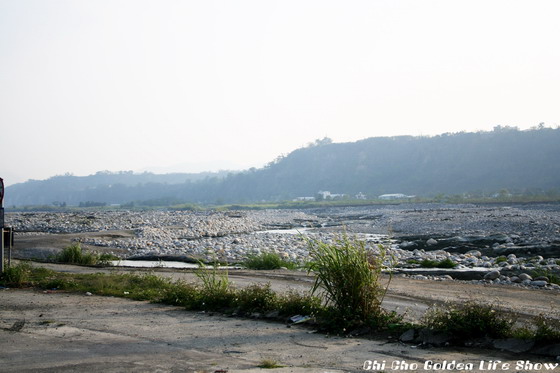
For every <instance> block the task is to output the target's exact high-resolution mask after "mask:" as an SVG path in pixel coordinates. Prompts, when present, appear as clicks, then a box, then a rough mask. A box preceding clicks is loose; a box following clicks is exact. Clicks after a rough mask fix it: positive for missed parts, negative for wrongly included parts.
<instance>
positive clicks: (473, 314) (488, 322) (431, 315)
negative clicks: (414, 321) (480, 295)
mask: <svg viewBox="0 0 560 373" xmlns="http://www.w3.org/2000/svg"><path fill="white" fill-rule="evenodd" d="M422 321H423V324H424V325H425V326H426V327H428V328H430V329H434V330H437V331H441V332H446V333H449V334H450V335H452V336H453V338H454V339H457V340H466V339H471V338H481V337H485V336H486V337H490V338H506V337H508V336H510V335H511V332H512V327H513V324H514V320H512V319H511V318H509V317H507V316H506V315H505V314H504V313H503V312H499V311H497V310H496V307H495V306H494V305H491V304H482V303H478V302H475V301H469V302H466V303H453V304H451V303H447V304H445V305H444V306H441V307H434V308H431V309H430V310H428V312H427V313H426V314H425V315H424V318H423V320H422Z"/></svg>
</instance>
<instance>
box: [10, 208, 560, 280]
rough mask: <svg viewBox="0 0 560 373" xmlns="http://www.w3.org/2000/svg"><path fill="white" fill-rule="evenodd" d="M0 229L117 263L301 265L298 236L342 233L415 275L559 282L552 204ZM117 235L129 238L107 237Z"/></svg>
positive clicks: (22, 223) (74, 217) (89, 220)
mask: <svg viewBox="0 0 560 373" xmlns="http://www.w3.org/2000/svg"><path fill="white" fill-rule="evenodd" d="M6 225H7V226H12V227H14V228H15V230H16V232H17V233H16V241H17V240H24V239H25V238H26V237H33V236H37V235H41V236H44V235H69V236H70V235H71V236H72V239H73V240H76V241H79V242H81V243H82V244H83V245H84V246H85V247H88V248H93V249H96V250H99V251H103V252H113V253H115V254H117V255H118V256H120V257H122V258H123V259H124V258H127V259H134V258H136V259H138V258H144V259H145V258H152V259H153V258H163V259H174V260H198V259H201V260H206V261H212V260H214V259H216V258H218V259H220V260H226V261H228V262H241V261H243V260H244V259H245V258H247V256H248V255H251V254H258V253H261V252H275V253H278V254H279V255H281V256H282V257H284V258H285V259H287V260H291V261H295V262H305V261H306V260H308V257H309V252H308V241H307V240H308V239H316V240H320V241H324V242H334V241H335V240H336V239H337V238H339V237H340V235H341V233H342V232H346V233H347V234H348V235H349V236H351V237H354V236H355V237H357V238H358V239H361V240H365V241H366V242H367V247H368V248H369V249H371V250H378V245H379V244H383V245H384V247H386V248H387V249H388V250H389V254H390V255H389V257H390V258H392V259H393V260H394V263H393V264H396V266H397V267H398V268H402V272H403V273H405V274H407V275H410V276H416V278H419V279H422V278H426V279H428V278H437V279H448V278H464V277H465V276H464V275H463V276H462V277H461V275H460V274H461V273H463V274H464V273H466V272H467V273H470V278H471V279H475V280H477V281H479V280H481V281H486V282H492V283H499V284H501V283H503V284H518V286H533V287H542V288H550V289H558V288H559V286H558V285H556V284H554V282H557V279H558V277H557V276H560V266H559V264H560V204H530V205H508V206H502V205H499V206H492V205H437V204H425V205H420V204H416V205H412V204H404V205H390V206H373V207H371V206H370V207H359V208H356V207H352V208H350V207H349V208H323V209H306V210H262V211H227V212H218V211H205V212H179V211H120V210H119V211H103V212H100V211H89V212H59V213H39V212H37V213H31V212H25V213H16V212H12V213H7V214H6ZM123 231H127V232H129V234H127V235H122V234H112V232H123ZM92 232H96V233H97V234H92ZM100 232H102V233H103V232H105V233H106V234H99V233H100ZM15 255H17V253H16V254H15ZM426 260H430V261H432V262H435V263H438V262H441V261H443V260H448V261H451V262H453V263H456V264H457V265H456V267H455V268H454V269H451V270H449V269H447V270H446V269H439V270H431V269H430V270H428V269H426V270H422V271H421V270H420V269H419V267H421V264H422V262H423V261H426ZM387 264H389V263H387ZM424 264H425V263H424ZM475 269H476V270H475Z"/></svg>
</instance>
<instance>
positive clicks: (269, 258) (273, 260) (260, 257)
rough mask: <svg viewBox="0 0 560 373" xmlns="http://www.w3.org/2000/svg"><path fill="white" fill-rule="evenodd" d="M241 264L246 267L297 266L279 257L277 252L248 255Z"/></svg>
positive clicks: (278, 267)
mask: <svg viewBox="0 0 560 373" xmlns="http://www.w3.org/2000/svg"><path fill="white" fill-rule="evenodd" d="M243 265H244V266H245V267H246V268H248V269H280V268H282V267H285V268H288V269H295V268H297V265H296V263H294V262H289V261H286V260H284V259H282V258H281V257H280V255H278V254H277V253H271V252H266V253H261V254H253V255H249V257H248V258H247V260H245V261H244V262H243Z"/></svg>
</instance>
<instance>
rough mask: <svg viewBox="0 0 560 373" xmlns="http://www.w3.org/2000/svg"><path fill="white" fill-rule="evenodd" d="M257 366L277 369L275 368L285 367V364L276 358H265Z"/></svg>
mask: <svg viewBox="0 0 560 373" xmlns="http://www.w3.org/2000/svg"><path fill="white" fill-rule="evenodd" d="M257 367H259V368H262V369H275V368H283V367H284V366H283V365H280V364H278V362H277V361H276V360H271V359H265V360H263V361H261V363H260V364H259V365H257Z"/></svg>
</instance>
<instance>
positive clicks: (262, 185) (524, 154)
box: [6, 127, 560, 206]
mask: <svg viewBox="0 0 560 373" xmlns="http://www.w3.org/2000/svg"><path fill="white" fill-rule="evenodd" d="M111 175H113V176H116V177H117V180H113V181H112V182H111V183H110V184H109V183H105V184H104V183H102V182H95V183H93V182H91V181H92V180H89V182H88V183H87V186H83V185H82V186H80V185H79V183H77V182H75V181H76V180H75V179H78V178H76V177H73V176H64V177H60V176H59V177H54V178H51V179H48V180H45V181H30V182H26V183H22V184H16V185H13V186H11V187H9V188H7V190H6V203H7V205H10V204H11V205H18V206H19V205H25V204H50V203H52V202H53V201H60V202H66V203H67V204H73V205H77V204H78V203H79V202H82V201H99V202H106V203H127V202H131V201H142V200H148V199H166V200H169V201H175V202H197V203H216V202H220V203H222V202H223V203H236V202H237V203H238V202H252V201H262V200H288V199H293V198H296V197H302V196H316V195H317V192H318V191H320V190H322V191H330V192H331V193H340V194H347V195H351V196H353V195H355V194H357V193H359V192H361V193H363V194H365V195H366V196H367V197H369V198H374V197H376V196H378V195H380V194H385V193H404V194H408V195H416V196H434V195H437V194H462V193H471V194H475V195H477V194H480V195H482V194H489V193H496V192H498V191H500V190H503V189H507V190H508V191H510V192H514V193H527V192H530V193H545V192H549V191H556V192H558V191H559V189H560V129H559V128H556V129H552V128H540V129H533V130H526V131H520V130H517V129H515V128H510V127H497V128H496V129H495V130H494V131H492V132H477V133H458V134H445V135H439V136H434V137H412V136H398V137H375V138H369V139H365V140H361V141H357V142H352V143H331V142H330V141H328V139H325V140H321V141H317V142H316V143H315V144H312V145H310V146H308V147H305V148H301V149H297V150H295V151H293V152H291V153H290V154H288V155H287V156H285V157H280V158H278V159H276V160H275V161H273V162H271V163H269V164H268V165H267V166H266V167H264V168H261V169H251V170H247V171H244V172H239V173H229V174H227V175H226V174H220V175H214V176H211V175H206V176H204V177H202V178H200V177H199V178H194V179H193V178H185V181H181V178H180V177H179V178H178V179H176V180H175V182H169V181H157V178H156V177H155V176H162V177H163V175H155V176H154V180H153V181H152V182H149V183H137V184H134V185H133V184H131V183H128V184H127V183H125V182H124V181H122V182H119V181H118V176H119V174H111ZM94 176H95V175H94ZM128 176H129V177H130V176H131V175H128ZM162 180H163V179H162Z"/></svg>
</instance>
